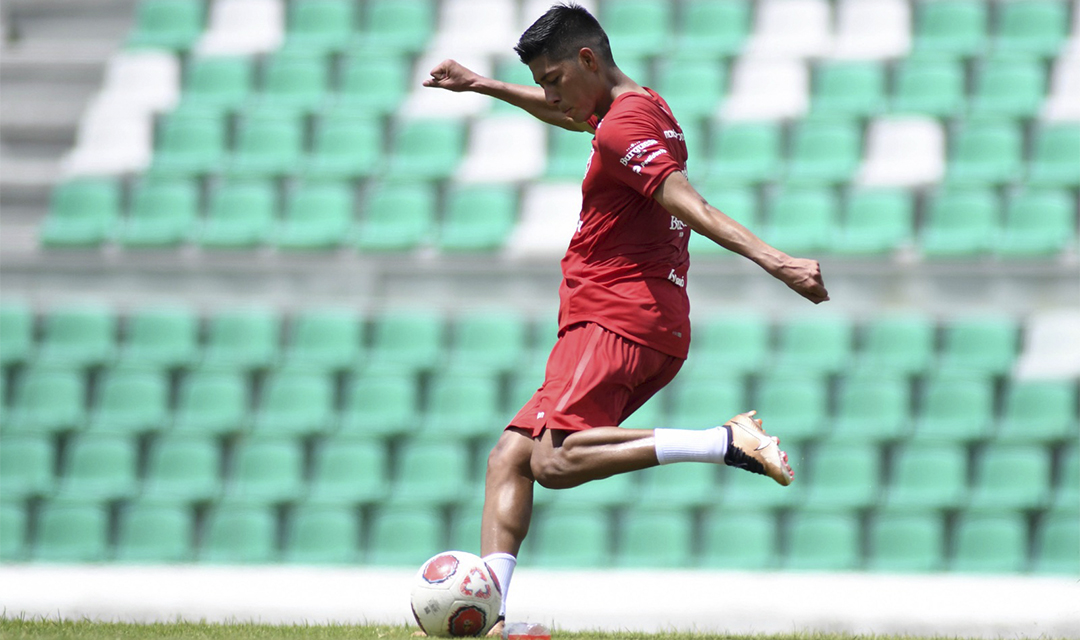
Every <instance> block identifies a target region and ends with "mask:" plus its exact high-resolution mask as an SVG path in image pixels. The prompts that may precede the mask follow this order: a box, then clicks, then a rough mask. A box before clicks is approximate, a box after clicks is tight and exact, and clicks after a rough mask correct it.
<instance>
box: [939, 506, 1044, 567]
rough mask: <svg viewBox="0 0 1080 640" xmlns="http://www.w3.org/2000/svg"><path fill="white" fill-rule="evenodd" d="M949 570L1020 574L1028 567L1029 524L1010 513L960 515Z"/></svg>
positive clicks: (955, 529) (966, 513) (1020, 516)
mask: <svg viewBox="0 0 1080 640" xmlns="http://www.w3.org/2000/svg"><path fill="white" fill-rule="evenodd" d="M954 526H955V528H954V530H953V544H954V548H953V553H952V558H951V562H950V563H949V569H950V570H952V571H955V572H963V573H1018V572H1020V571H1023V570H1025V569H1026V568H1027V564H1028V562H1027V548H1028V542H1027V523H1026V522H1024V518H1023V516H1022V515H1021V514H1018V513H1010V512H1007V511H1006V512H995V513H972V512H964V513H962V514H960V516H958V518H957V520H956V522H955V525H954Z"/></svg>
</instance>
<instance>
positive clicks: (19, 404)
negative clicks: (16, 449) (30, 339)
mask: <svg viewBox="0 0 1080 640" xmlns="http://www.w3.org/2000/svg"><path fill="white" fill-rule="evenodd" d="M85 393H86V379H85V378H84V377H83V376H82V375H81V374H80V373H78V372H76V371H70V370H55V369H48V368H42V367H31V368H28V369H27V370H26V371H24V372H23V373H22V375H21V376H20V380H19V383H18V385H17V386H16V387H15V397H14V400H13V401H12V405H11V410H10V412H8V415H6V416H5V419H4V433H5V434H12V433H37V434H48V433H57V432H62V431H73V430H77V429H81V428H82V427H83V426H84V425H83V422H84V418H85V409H84V407H83V402H84V396H85Z"/></svg>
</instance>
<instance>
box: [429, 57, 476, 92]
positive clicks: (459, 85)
mask: <svg viewBox="0 0 1080 640" xmlns="http://www.w3.org/2000/svg"><path fill="white" fill-rule="evenodd" d="M479 77H480V76H478V75H477V74H476V73H475V72H473V71H471V70H470V69H468V68H466V67H465V66H463V65H462V64H461V63H459V62H458V61H457V60H443V61H442V62H440V63H439V64H437V65H435V68H434V69H432V70H431V77H430V78H428V79H427V80H424V86H425V87H437V88H439V89H447V90H449V91H467V90H469V89H470V88H472V86H473V85H474V84H475V83H476V80H477V79H479Z"/></svg>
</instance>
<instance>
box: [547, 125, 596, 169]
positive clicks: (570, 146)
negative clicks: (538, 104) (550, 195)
mask: <svg viewBox="0 0 1080 640" xmlns="http://www.w3.org/2000/svg"><path fill="white" fill-rule="evenodd" d="M592 141H593V137H592V136H590V135H587V134H584V133H581V132H578V131H567V130H566V129H560V128H559V127H549V128H548V150H547V167H546V169H545V170H544V177H545V178H551V179H566V180H570V179H574V180H580V179H581V178H582V177H583V176H584V175H585V163H586V162H587V161H588V159H589V154H590V153H591V152H592Z"/></svg>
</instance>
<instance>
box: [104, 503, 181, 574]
mask: <svg viewBox="0 0 1080 640" xmlns="http://www.w3.org/2000/svg"><path fill="white" fill-rule="evenodd" d="M194 539H195V518H194V512H193V511H192V510H191V509H190V508H189V507H187V506H186V505H166V504H153V503H147V502H136V503H134V504H129V505H127V506H126V507H125V508H124V509H122V510H121V512H120V519H119V522H118V525H117V540H116V556H115V558H116V560H117V561H118V562H130V563H138V564H162V563H181V562H190V561H191V560H192V559H193V558H194V555H195V549H194Z"/></svg>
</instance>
